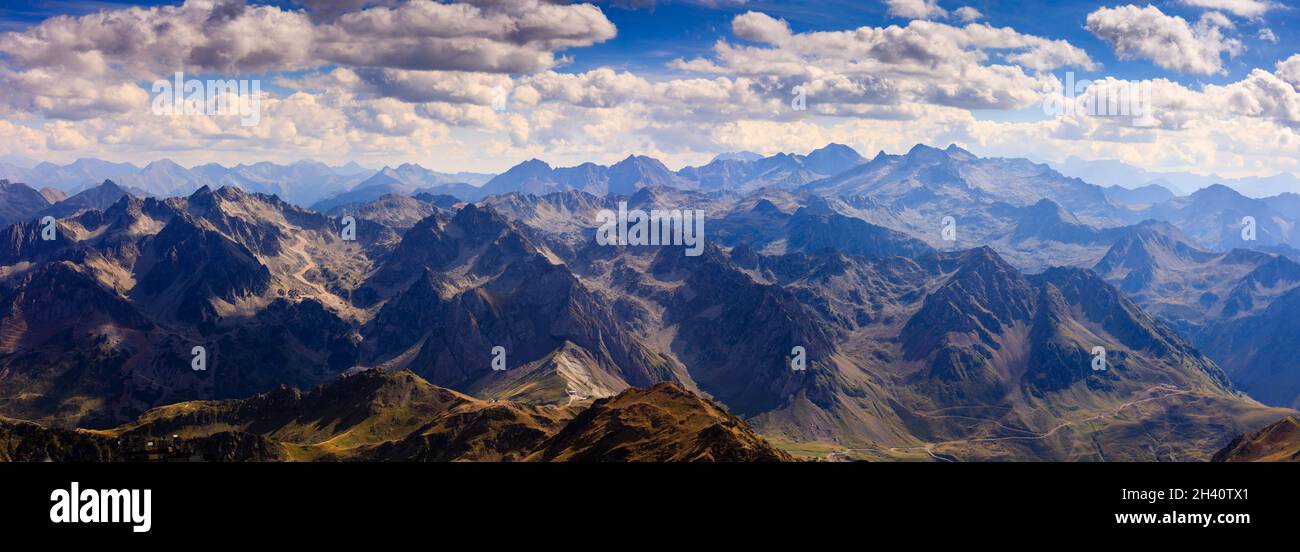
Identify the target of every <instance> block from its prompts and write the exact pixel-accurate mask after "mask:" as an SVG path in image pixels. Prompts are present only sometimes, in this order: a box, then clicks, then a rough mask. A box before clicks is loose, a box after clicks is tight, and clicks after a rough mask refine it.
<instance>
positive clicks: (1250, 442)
mask: <svg viewBox="0 0 1300 552" xmlns="http://www.w3.org/2000/svg"><path fill="white" fill-rule="evenodd" d="M1212 461H1214V462H1300V420H1296V418H1295V416H1287V417H1285V418H1282V419H1281V420H1278V421H1277V422H1275V423H1274V424H1272V425H1270V426H1268V427H1265V428H1263V429H1261V430H1259V431H1255V432H1251V433H1247V434H1245V435H1242V436H1240V437H1237V438H1236V439H1233V440H1232V442H1230V443H1228V445H1227V446H1225V447H1223V449H1222V450H1220V451H1219V452H1216V453H1215V454H1214V458H1213V459H1212Z"/></svg>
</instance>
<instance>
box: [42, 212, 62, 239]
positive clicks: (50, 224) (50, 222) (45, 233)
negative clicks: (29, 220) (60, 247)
mask: <svg viewBox="0 0 1300 552" xmlns="http://www.w3.org/2000/svg"><path fill="white" fill-rule="evenodd" d="M58 228H59V227H58V221H56V220H54V217H50V216H47V217H45V218H42V219H41V240H43V241H54V238H56V237H58V234H57V232H58Z"/></svg>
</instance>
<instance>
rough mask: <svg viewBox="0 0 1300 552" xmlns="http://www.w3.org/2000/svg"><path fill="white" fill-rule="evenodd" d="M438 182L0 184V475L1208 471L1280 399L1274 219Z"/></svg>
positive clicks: (891, 192)
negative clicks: (461, 466) (596, 465)
mask: <svg viewBox="0 0 1300 552" xmlns="http://www.w3.org/2000/svg"><path fill="white" fill-rule="evenodd" d="M304 170H305V169H304ZM191 171H193V169H191ZM361 174H362V173H357V174H355V175H353V177H354V178H355V177H359V176H360V175H361ZM456 180H458V179H456V178H444V177H442V176H438V175H433V176H430V174H429V172H428V171H425V170H424V169H421V168H419V167H417V166H408V165H403V166H401V167H398V168H395V169H384V170H382V171H378V172H376V173H374V174H371V175H367V176H366V177H365V178H363V179H361V180H359V181H357V184H356V185H354V186H352V187H351V188H350V189H349V190H346V191H344V192H343V194H342V195H339V196H337V197H335V198H332V199H330V200H327V201H324V202H318V203H317V204H316V208H314V209H313V208H305V207H302V206H300V205H299V204H296V203H295V202H289V201H285V200H283V199H281V197H280V196H278V195H277V194H272V193H263V192H255V191H249V190H248V187H247V186H245V185H243V184H234V183H231V184H228V185H225V186H221V187H213V186H207V185H202V186H199V187H198V188H197V189H195V190H194V191H192V192H189V193H186V194H182V195H174V196H170V197H158V196H147V195H140V194H137V193H134V192H132V187H127V186H123V185H121V184H120V183H118V182H117V181H108V182H101V183H99V184H98V185H97V186H93V187H88V188H86V189H83V190H81V191H80V192H79V193H76V194H73V195H71V196H70V197H67V198H64V199H61V200H59V201H58V202H56V203H54V204H50V202H49V200H48V199H46V197H45V196H44V195H42V194H41V193H39V192H35V191H33V190H32V189H31V188H28V187H26V186H21V187H20V185H6V186H5V187H3V188H0V190H3V191H4V193H5V194H7V196H6V197H8V194H12V195H13V197H15V198H25V201H26V203H24V204H22V205H19V204H18V203H14V204H12V205H14V206H15V207H14V208H13V209H12V210H13V211H15V212H16V213H18V214H17V215H15V216H14V217H15V218H13V219H12V220H11V221H9V222H8V224H7V225H6V226H5V227H4V228H3V229H0V328H3V329H2V330H0V416H4V417H6V418H8V419H10V420H8V421H5V423H4V425H3V427H4V430H3V431H4V435H6V436H7V437H5V440H0V442H4V443H8V444H7V445H5V446H4V447H0V450H8V451H19V450H21V451H23V452H21V453H17V452H9V453H8V454H9V458H16V459H39V458H41V455H46V456H49V457H51V458H56V459H71V458H81V457H79V456H77V454H82V453H84V454H86V455H89V456H85V458H92V459H121V458H125V457H127V456H129V455H130V450H134V449H131V448H130V447H131V446H134V445H130V446H128V448H127V449H122V448H121V447H122V446H123V445H122V444H121V443H120V442H119V441H123V442H126V441H130V442H132V443H133V442H134V441H133V439H135V438H137V437H139V438H141V439H146V438H150V437H161V436H166V435H173V434H174V435H178V439H181V441H182V442H179V443H172V445H171V446H173V447H175V448H176V449H177V450H185V451H190V452H193V453H194V454H197V455H199V456H203V457H212V458H214V459H227V460H250V459H266V460H314V459H361V460H457V459H462V460H469V459H476V460H493V461H497V460H736V461H742V460H743V461H748V460H786V459H790V458H792V456H789V455H791V454H792V455H794V456H797V457H800V458H817V459H829V460H843V459H873V460H886V459H901V460H906V459H918V460H934V461H952V460H1005V459H1010V460H1103V461H1110V460H1190V459H1199V460H1208V459H1210V458H1211V457H1212V456H1214V455H1215V453H1216V452H1217V451H1219V450H1220V449H1222V448H1223V447H1224V446H1225V445H1226V444H1228V443H1229V442H1230V441H1231V440H1232V439H1234V438H1236V437H1237V436H1239V435H1242V434H1245V433H1248V432H1252V431H1256V430H1259V429H1261V428H1263V427H1265V426H1267V425H1268V424H1269V423H1272V422H1274V421H1276V420H1278V419H1280V418H1283V417H1285V416H1286V415H1288V414H1292V413H1294V410H1291V408H1292V407H1295V406H1296V405H1297V404H1298V403H1297V402H1296V401H1297V397H1300V383H1297V382H1300V379H1297V374H1300V369H1297V368H1296V366H1295V365H1294V361H1293V359H1294V358H1296V356H1295V355H1294V354H1292V353H1291V347H1290V345H1289V343H1291V342H1293V341H1294V340H1293V339H1291V335H1292V334H1293V332H1291V333H1288V332H1290V331H1291V330H1292V329H1294V328H1293V327H1292V326H1293V325H1292V324H1291V323H1290V322H1289V320H1288V317H1286V316H1285V313H1287V312H1293V311H1294V309H1292V308H1291V303H1292V301H1293V300H1295V298H1296V297H1300V292H1296V293H1293V291H1294V289H1295V288H1296V287H1297V286H1296V285H1295V284H1296V283H1297V282H1300V266H1297V265H1296V264H1295V263H1294V262H1293V260H1292V259H1291V257H1290V255H1289V253H1290V249H1288V248H1290V247H1292V246H1293V245H1294V244H1295V242H1294V241H1293V240H1294V239H1295V238H1294V236H1293V234H1292V229H1293V228H1294V225H1293V224H1292V221H1297V219H1300V210H1298V209H1295V208H1294V204H1293V203H1292V202H1291V201H1290V196H1288V195H1282V196H1277V197H1272V198H1266V199H1252V198H1246V197H1244V196H1241V195H1240V194H1236V193H1235V192H1233V191H1232V190H1231V189H1228V188H1226V187H1210V188H1207V189H1204V190H1201V191H1199V192H1197V193H1196V194H1192V195H1191V196H1187V197H1166V198H1164V199H1163V200H1161V199H1160V197H1161V196H1160V194H1158V193H1157V192H1158V190H1146V191H1144V192H1143V193H1144V194H1146V195H1142V196H1136V195H1129V196H1125V197H1123V198H1122V200H1117V199H1116V198H1117V195H1116V193H1115V191H1114V190H1108V189H1106V188H1103V187H1101V186H1097V185H1093V184H1090V183H1088V182H1085V181H1083V180H1080V179H1078V178H1073V177H1067V176H1064V175H1062V174H1060V173H1058V172H1056V171H1055V170H1053V169H1052V168H1051V167H1048V166H1046V165H1041V164H1035V163H1031V162H1029V161H1025V160H1019V159H997V158H993V159H988V158H980V157H977V156H975V155H973V154H971V153H970V152H967V151H965V150H963V149H961V148H959V147H956V146H950V147H947V148H944V149H939V148H932V147H928V146H923V145H919V146H917V147H915V148H913V149H912V150H911V151H909V152H908V153H906V154H903V155H888V154H884V153H881V154H878V155H876V156H875V157H874V158H872V159H869V160H868V159H865V158H862V157H861V156H858V155H857V154H856V152H853V151H852V150H851V149H848V148H845V147H843V146H836V145H830V146H827V147H826V148H822V149H820V150H816V151H814V152H812V153H810V154H808V155H806V156H801V155H785V154H782V155H777V156H771V157H759V156H754V155H747V154H736V155H728V156H720V157H719V158H718V159H715V160H714V161H713V162H711V163H709V164H708V165H705V166H703V167H698V168H688V169H684V170H682V171H676V172H674V171H670V170H668V169H666V168H665V167H664V166H663V164H662V163H659V162H657V161H655V160H653V159H650V158H646V157H638V156H629V157H628V158H627V159H625V160H623V161H621V162H619V163H616V164H614V165H610V166H602V165H596V164H584V165H580V166H578V167H571V168H558V169H557V168H552V167H550V166H549V165H547V164H546V163H543V162H541V161H536V160H534V161H529V162H525V163H523V164H521V165H519V166H517V167H515V168H514V169H511V170H510V171H507V172H505V173H503V174H501V175H498V176H496V177H492V178H491V179H488V180H487V181H486V182H483V183H482V185H481V186H475V185H474V184H473V183H463V182H456ZM189 185H191V184H175V183H172V184H168V186H173V187H174V188H171V189H176V190H179V189H183V187H185V186H189ZM466 186H468V188H466ZM469 188H473V190H474V193H476V194H482V197H477V198H473V197H470V198H467V197H463V196H464V195H465V191H466V190H468V189H469ZM359 192H364V193H359ZM452 192H457V193H452ZM458 193H459V194H460V195H458ZM1297 197H1300V196H1297ZM620 203H625V204H626V205H627V207H628V208H629V209H642V210H646V211H649V210H654V209H659V210H674V209H676V210H681V209H695V210H699V211H701V212H704V213H705V214H706V219H707V222H706V229H707V231H706V240H705V246H704V249H703V254H701V255H699V256H688V255H686V254H685V251H684V248H683V247H682V246H680V245H664V246H654V245H600V244H599V243H597V241H596V240H595V227H596V226H597V224H598V223H597V222H596V213H597V212H598V211H600V210H602V209H610V210H616V209H618V206H619V204H620ZM7 205H8V204H7ZM41 216H53V217H54V218H56V219H57V223H56V225H55V229H56V239H54V240H46V239H42V236H41V233H42V229H43V228H42V226H41V225H40V224H39V218H40V217H41ZM344 216H351V217H354V218H355V219H356V225H355V227H354V228H351V230H355V240H353V239H351V238H350V234H347V233H345V227H346V226H347V224H346V223H345V221H344V220H343V217H344ZM1245 216H1254V217H1256V220H1257V221H1258V226H1257V227H1256V231H1257V239H1256V240H1246V239H1242V236H1243V234H1242V233H1241V230H1240V228H1238V227H1234V226H1233V225H1232V222H1233V221H1234V220H1236V221H1237V222H1240V220H1241V218H1242V217H1245ZM945 226H951V227H952V229H953V231H952V232H951V234H948V233H946V232H945ZM1234 236H1236V238H1235V239H1234ZM949 237H951V238H952V239H948V238H949ZM196 351H197V352H196ZM795 351H798V352H797V353H796V352H795ZM1098 351H1100V353H1099V352H1098ZM199 356H201V357H202V360H203V362H202V364H201V366H202V369H195V367H196V366H197V365H196V364H195V363H196V362H198V360H197V359H198V357H199ZM795 356H799V357H800V362H801V363H800V364H798V366H800V367H801V368H800V369H796V368H795V367H794V366H795V363H794V362H795V361H794V360H793V357H795ZM1099 359H1100V361H1101V363H1100V364H1098V362H1099ZM1259 401H1263V403H1261V402H1259ZM673 428H676V430H671V431H670V429H673ZM751 428H752V429H751ZM57 443H83V444H82V445H76V446H72V447H71V448H69V446H62V445H57ZM1152 443H1158V446H1153V445H1152ZM128 444H130V443H128ZM78 447H80V448H78ZM74 449H75V450H74ZM128 449H129V450H128ZM77 451H80V452H77ZM124 455H126V456H124Z"/></svg>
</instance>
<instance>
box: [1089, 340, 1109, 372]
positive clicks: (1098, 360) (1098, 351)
mask: <svg viewBox="0 0 1300 552" xmlns="http://www.w3.org/2000/svg"><path fill="white" fill-rule="evenodd" d="M1092 370H1093V371H1094V372H1105V371H1106V348H1105V347H1102V346H1100V345H1098V346H1096V347H1093V348H1092Z"/></svg>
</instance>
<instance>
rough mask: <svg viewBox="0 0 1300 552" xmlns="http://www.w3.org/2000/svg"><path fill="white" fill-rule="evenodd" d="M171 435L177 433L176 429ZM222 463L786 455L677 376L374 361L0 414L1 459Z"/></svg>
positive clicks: (781, 457)
mask: <svg viewBox="0 0 1300 552" xmlns="http://www.w3.org/2000/svg"><path fill="white" fill-rule="evenodd" d="M172 436H175V438H173V437H172ZM149 443H154V444H155V445H156V448H161V449H162V450H163V451H164V452H162V453H161V454H162V455H165V456H167V457H172V458H181V459H185V458H189V457H198V458H202V459H206V460H217V461H266V460H292V461H318V460H369V461H376V460H378V461H406V462H409V461H417V462H450V461H492V462H500V461H524V460H527V461H545V462H556V461H585V462H600V461H619V462H624V461H660V462H662V461H679V462H685V461H689V462H702V461H704V462H737V461H789V460H791V459H792V458H791V457H790V456H789V455H788V454H786V453H784V452H781V451H779V450H777V449H775V448H773V447H772V446H771V445H770V444H768V443H767V442H766V441H765V440H763V439H762V438H761V437H759V436H758V435H757V434H755V433H754V432H753V430H751V429H750V428H749V427H748V426H747V425H746V424H745V422H744V421H742V420H740V419H739V418H736V417H735V416H732V415H730V414H727V413H726V411H724V410H722V409H721V408H719V407H718V406H717V405H714V404H713V403H711V402H709V401H707V400H704V399H701V398H700V397H698V396H696V395H694V394H692V393H690V392H689V391H686V390H684V389H682V388H681V387H678V386H674V385H671V384H660V385H657V386H654V387H651V388H649V389H644V390H629V391H627V392H624V393H622V394H620V395H618V396H616V397H612V398H609V399H601V400H599V401H596V403H595V404H593V405H591V406H590V407H586V408H585V409H584V408H583V407H570V408H557V407H544V406H533V405H528V404H522V403H514V402H506V401H484V400H479V399H475V398H472V397H469V396H466V395H462V394H460V393H456V392H454V391H451V390H448V389H444V388H441V387H437V386H434V385H431V384H429V383H428V382H427V381H425V380H423V379H421V378H420V377H418V376H416V375H414V374H412V373H410V372H407V371H399V372H382V371H378V370H367V371H363V372H359V373H356V374H353V375H349V376H344V377H342V378H339V379H337V380H335V381H332V382H329V383H327V384H324V385H321V386H319V387H316V388H314V389H312V390H310V391H307V392H302V391H299V390H297V389H294V388H290V387H280V388H277V389H275V390H273V391H270V392H266V393H261V394H258V395H255V396H253V397H250V398H247V399H236V400H227V401H195V402H186V403H179V404H173V405H168V406H162V407H158V408H154V409H152V410H149V411H148V412H145V413H144V414H143V415H141V416H140V417H139V418H138V419H136V420H134V421H132V422H130V423H127V424H124V425H122V426H118V427H115V428H112V429H109V430H105V431H99V432H94V433H90V432H84V431H81V430H70V429H59V428H46V427H42V426H40V425H37V424H33V423H30V422H22V421H17V420H9V419H3V418H0V461H40V460H55V461H124V460H125V461H130V460H139V459H142V456H144V455H143V452H144V451H146V450H149V448H151V447H149V446H148V444H149Z"/></svg>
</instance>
